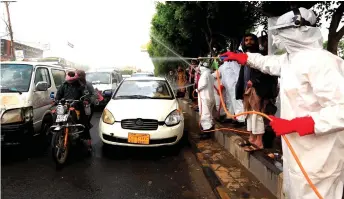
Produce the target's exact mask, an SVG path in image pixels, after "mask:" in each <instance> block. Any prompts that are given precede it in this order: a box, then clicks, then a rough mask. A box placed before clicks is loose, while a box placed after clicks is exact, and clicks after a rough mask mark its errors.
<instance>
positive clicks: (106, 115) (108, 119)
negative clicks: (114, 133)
mask: <svg viewBox="0 0 344 199" xmlns="http://www.w3.org/2000/svg"><path fill="white" fill-rule="evenodd" d="M102 120H103V122H104V123H106V124H113V123H115V118H114V117H113V115H112V113H111V112H110V111H109V110H107V109H104V111H103V114H102Z"/></svg>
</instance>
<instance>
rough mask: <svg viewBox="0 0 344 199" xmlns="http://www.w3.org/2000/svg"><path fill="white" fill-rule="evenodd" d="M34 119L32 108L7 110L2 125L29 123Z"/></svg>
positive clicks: (2, 118)
mask: <svg viewBox="0 0 344 199" xmlns="http://www.w3.org/2000/svg"><path fill="white" fill-rule="evenodd" d="M32 119H33V109H32V107H25V108H17V109H10V110H6V111H5V112H4V113H3V114H2V116H1V124H11V123H17V122H24V121H25V122H29V121H32Z"/></svg>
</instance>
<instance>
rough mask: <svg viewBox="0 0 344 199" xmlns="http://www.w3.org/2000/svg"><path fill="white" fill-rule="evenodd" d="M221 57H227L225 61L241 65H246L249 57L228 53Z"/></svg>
mask: <svg viewBox="0 0 344 199" xmlns="http://www.w3.org/2000/svg"><path fill="white" fill-rule="evenodd" d="M220 57H226V58H225V59H224V60H223V61H237V62H238V63H239V64H240V65H246V62H247V57H248V56H247V54H246V53H233V52H226V53H223V54H222V55H220Z"/></svg>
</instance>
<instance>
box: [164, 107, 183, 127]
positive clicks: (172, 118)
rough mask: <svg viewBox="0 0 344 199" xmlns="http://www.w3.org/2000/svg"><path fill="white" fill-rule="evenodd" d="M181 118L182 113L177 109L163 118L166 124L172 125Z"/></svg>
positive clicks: (177, 122)
mask: <svg viewBox="0 0 344 199" xmlns="http://www.w3.org/2000/svg"><path fill="white" fill-rule="evenodd" d="M182 120H183V114H182V113H181V112H180V111H179V110H174V111H172V112H171V113H170V114H169V115H168V116H167V117H166V119H165V124H166V126H174V125H177V124H179V122H180V121H182Z"/></svg>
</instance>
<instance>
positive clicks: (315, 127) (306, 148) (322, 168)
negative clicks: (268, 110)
mask: <svg viewBox="0 0 344 199" xmlns="http://www.w3.org/2000/svg"><path fill="white" fill-rule="evenodd" d="M315 23H316V16H315V14H314V13H313V12H312V11H310V10H307V9H305V8H299V9H293V11H291V12H288V13H286V14H284V15H282V16H280V17H278V18H277V20H276V26H275V27H270V28H269V29H270V32H271V33H272V34H273V36H274V38H273V43H274V45H275V46H276V47H277V48H278V49H280V50H285V51H286V52H287V53H285V54H282V55H269V56H262V55H260V54H257V53H247V54H236V53H226V54H224V55H221V56H227V58H226V59H225V60H236V61H238V62H239V63H241V64H243V65H245V64H247V65H249V66H250V67H252V68H255V69H258V70H260V71H262V72H263V73H267V74H271V75H276V76H280V77H281V79H280V100H281V111H280V114H281V118H277V117H274V116H271V118H272V122H271V123H270V125H271V127H272V128H273V129H274V131H275V133H276V135H286V137H287V138H288V140H289V141H290V144H291V146H292V147H293V148H294V150H295V152H296V154H297V155H298V157H299V159H300V162H301V164H302V165H303V167H304V169H305V171H306V172H307V173H308V176H309V178H310V180H311V181H312V182H313V184H314V185H315V187H316V188H317V190H318V191H319V193H320V195H321V196H322V197H323V198H325V199H341V198H342V196H343V183H344V60H343V59H341V58H339V57H338V56H336V55H333V54H331V53H330V52H328V51H326V50H324V49H323V39H322V35H321V32H320V29H319V28H317V27H315V26H314V24H315ZM282 147H283V174H284V179H283V182H284V191H285V193H286V195H287V197H288V198H289V199H315V198H318V197H317V196H316V194H315V193H314V191H313V190H312V189H311V187H310V185H309V184H308V183H307V181H306V179H305V177H304V176H303V174H302V172H301V170H300V168H299V166H298V164H297V163H296V161H295V159H294V157H293V156H292V154H291V152H290V150H289V149H288V147H287V145H286V143H285V142H284V140H282Z"/></svg>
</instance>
